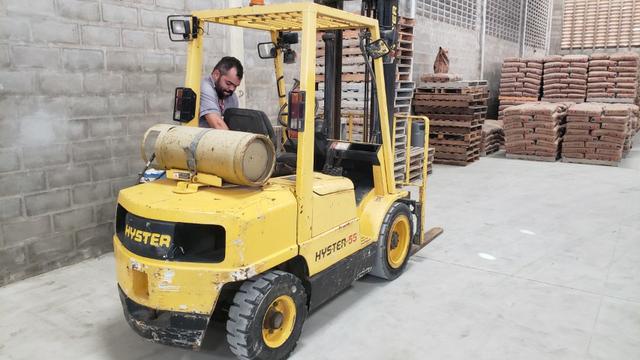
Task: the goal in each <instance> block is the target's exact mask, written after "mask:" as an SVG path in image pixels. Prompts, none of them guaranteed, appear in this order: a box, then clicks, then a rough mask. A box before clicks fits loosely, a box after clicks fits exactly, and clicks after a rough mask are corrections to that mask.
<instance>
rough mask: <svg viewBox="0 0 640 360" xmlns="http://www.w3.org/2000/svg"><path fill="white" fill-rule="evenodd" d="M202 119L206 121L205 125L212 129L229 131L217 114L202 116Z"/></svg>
mask: <svg viewBox="0 0 640 360" xmlns="http://www.w3.org/2000/svg"><path fill="white" fill-rule="evenodd" d="M204 119H205V120H207V124H209V127H210V128H212V129H220V130H229V127H228V126H227V124H226V123H225V122H224V120H223V119H222V116H220V115H219V114H216V113H208V114H206V115H205V116H204Z"/></svg>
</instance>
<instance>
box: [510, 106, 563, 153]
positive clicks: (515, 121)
mask: <svg viewBox="0 0 640 360" xmlns="http://www.w3.org/2000/svg"><path fill="white" fill-rule="evenodd" d="M567 107H568V105H567V104H565V103H548V102H537V103H529V104H522V105H517V106H512V107H509V108H507V109H506V110H505V117H504V134H505V147H506V150H507V157H508V158H515V159H524V160H538V161H556V160H557V159H558V156H559V155H560V145H561V142H562V135H563V133H564V127H565V117H566V114H567Z"/></svg>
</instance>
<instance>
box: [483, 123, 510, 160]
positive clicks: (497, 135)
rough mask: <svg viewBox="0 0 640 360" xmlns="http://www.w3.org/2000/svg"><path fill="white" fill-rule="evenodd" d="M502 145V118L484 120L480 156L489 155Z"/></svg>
mask: <svg viewBox="0 0 640 360" xmlns="http://www.w3.org/2000/svg"><path fill="white" fill-rule="evenodd" d="M503 146H504V123H503V121H502V120H485V121H484V124H482V141H481V142H480V156H487V155H490V154H492V153H494V152H496V151H498V150H500V148H502V147H503Z"/></svg>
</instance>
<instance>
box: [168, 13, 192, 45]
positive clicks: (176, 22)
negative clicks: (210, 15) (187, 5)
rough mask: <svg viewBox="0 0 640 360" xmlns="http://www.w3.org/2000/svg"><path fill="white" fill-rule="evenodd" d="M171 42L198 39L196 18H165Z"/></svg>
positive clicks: (188, 16)
mask: <svg viewBox="0 0 640 360" xmlns="http://www.w3.org/2000/svg"><path fill="white" fill-rule="evenodd" d="M167 28H168V29H169V39H170V40H171V41H189V40H192V39H195V38H197V37H198V18H197V17H195V16H191V15H169V16H167Z"/></svg>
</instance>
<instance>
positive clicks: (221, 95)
mask: <svg viewBox="0 0 640 360" xmlns="http://www.w3.org/2000/svg"><path fill="white" fill-rule="evenodd" d="M243 74H244V69H243V67H242V63H240V60H238V59H236V58H235V57H233V56H225V57H223V58H222V59H220V61H218V63H217V64H216V66H214V67H213V71H212V72H211V74H210V75H207V76H206V77H204V78H203V79H202V85H201V90H200V91H201V94H200V120H199V122H198V126H199V127H203V128H213V129H220V130H229V126H228V125H227V124H226V123H225V122H224V111H225V110H227V109H232V108H237V107H238V95H236V94H235V90H236V88H237V87H238V86H240V82H241V81H242V76H243Z"/></svg>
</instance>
